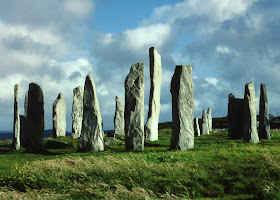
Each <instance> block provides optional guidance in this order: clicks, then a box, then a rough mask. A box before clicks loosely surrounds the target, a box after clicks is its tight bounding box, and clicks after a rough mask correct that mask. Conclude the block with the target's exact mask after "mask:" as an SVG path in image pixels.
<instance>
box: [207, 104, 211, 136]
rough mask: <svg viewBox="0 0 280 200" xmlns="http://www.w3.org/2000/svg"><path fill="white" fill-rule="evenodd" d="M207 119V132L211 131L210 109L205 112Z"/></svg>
mask: <svg viewBox="0 0 280 200" xmlns="http://www.w3.org/2000/svg"><path fill="white" fill-rule="evenodd" d="M207 119H208V128H209V131H212V114H211V108H208V110H207Z"/></svg>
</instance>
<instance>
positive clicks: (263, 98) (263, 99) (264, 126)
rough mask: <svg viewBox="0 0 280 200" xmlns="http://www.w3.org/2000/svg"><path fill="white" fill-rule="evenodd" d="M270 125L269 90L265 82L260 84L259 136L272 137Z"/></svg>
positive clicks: (262, 137) (267, 138) (261, 137)
mask: <svg viewBox="0 0 280 200" xmlns="http://www.w3.org/2000/svg"><path fill="white" fill-rule="evenodd" d="M269 131H270V125H269V106H268V99H267V91H266V86H265V84H264V83H261V86H260V107H259V138H260V139H266V140H269V139H270V133H269Z"/></svg>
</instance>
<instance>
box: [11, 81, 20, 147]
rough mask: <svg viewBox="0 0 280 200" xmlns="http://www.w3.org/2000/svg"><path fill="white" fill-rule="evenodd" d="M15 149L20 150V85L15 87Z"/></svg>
mask: <svg viewBox="0 0 280 200" xmlns="http://www.w3.org/2000/svg"><path fill="white" fill-rule="evenodd" d="M13 147H14V149H16V150H19V149H20V117H19V108H18V85H17V84H16V85H15V86H14V127H13Z"/></svg>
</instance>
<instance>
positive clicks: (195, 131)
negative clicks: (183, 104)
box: [194, 118, 200, 137]
mask: <svg viewBox="0 0 280 200" xmlns="http://www.w3.org/2000/svg"><path fill="white" fill-rule="evenodd" d="M194 136H196V137H198V136H200V128H199V123H198V118H194Z"/></svg>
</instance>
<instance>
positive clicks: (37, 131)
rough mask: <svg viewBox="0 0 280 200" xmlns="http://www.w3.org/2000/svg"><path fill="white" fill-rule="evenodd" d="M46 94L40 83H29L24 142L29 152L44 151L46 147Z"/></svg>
mask: <svg viewBox="0 0 280 200" xmlns="http://www.w3.org/2000/svg"><path fill="white" fill-rule="evenodd" d="M44 126H45V124H44V95H43V92H42V90H41V88H40V86H39V85H37V84H36V83H30V84H29V90H28V105H27V118H26V122H25V128H24V144H25V146H26V148H27V152H29V153H42V152H44V151H45V148H44Z"/></svg>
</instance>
